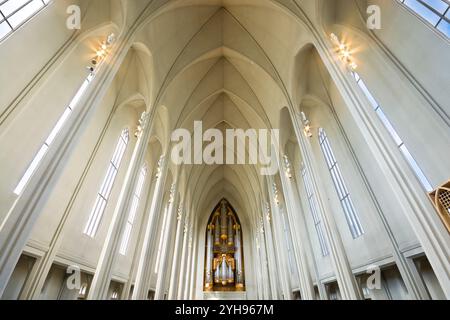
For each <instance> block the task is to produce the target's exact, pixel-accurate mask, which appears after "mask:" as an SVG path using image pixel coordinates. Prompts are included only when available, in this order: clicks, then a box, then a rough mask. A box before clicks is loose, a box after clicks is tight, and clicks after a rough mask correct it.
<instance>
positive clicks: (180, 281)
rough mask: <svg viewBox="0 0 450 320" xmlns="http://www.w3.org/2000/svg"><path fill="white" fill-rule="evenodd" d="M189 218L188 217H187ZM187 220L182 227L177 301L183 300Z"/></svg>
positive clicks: (187, 240)
mask: <svg viewBox="0 0 450 320" xmlns="http://www.w3.org/2000/svg"><path fill="white" fill-rule="evenodd" d="M189 216H190V215H189ZM188 222H189V219H188V218H186V221H185V222H184V227H183V246H182V250H181V268H180V274H179V279H178V289H177V300H181V299H183V294H184V287H185V282H186V273H187V271H186V270H187V260H188V245H189V228H190V227H189V223H188Z"/></svg>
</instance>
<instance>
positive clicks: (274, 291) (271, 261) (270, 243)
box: [263, 202, 281, 300]
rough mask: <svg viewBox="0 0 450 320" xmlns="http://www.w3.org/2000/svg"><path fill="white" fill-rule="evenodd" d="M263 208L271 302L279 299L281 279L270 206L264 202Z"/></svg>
mask: <svg viewBox="0 0 450 320" xmlns="http://www.w3.org/2000/svg"><path fill="white" fill-rule="evenodd" d="M264 206H265V215H264V218H263V223H264V230H265V232H264V240H265V241H264V242H265V244H266V256H267V261H268V267H269V268H268V269H269V281H270V289H271V291H270V295H271V296H270V298H271V299H273V300H276V299H278V297H279V294H278V293H279V291H278V287H279V286H278V281H279V279H281V277H280V276H279V275H278V272H279V270H278V267H277V264H276V260H275V258H276V255H275V252H276V251H275V248H274V245H275V242H274V240H273V233H272V226H271V220H272V215H271V214H270V204H269V203H268V202H266V203H265V204H264Z"/></svg>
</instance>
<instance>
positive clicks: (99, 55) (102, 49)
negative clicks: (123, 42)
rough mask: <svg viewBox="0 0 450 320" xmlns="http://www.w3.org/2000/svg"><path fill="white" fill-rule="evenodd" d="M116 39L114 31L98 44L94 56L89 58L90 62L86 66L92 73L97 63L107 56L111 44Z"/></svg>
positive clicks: (97, 65)
mask: <svg viewBox="0 0 450 320" xmlns="http://www.w3.org/2000/svg"><path fill="white" fill-rule="evenodd" d="M115 41H116V36H115V34H114V33H111V34H110V35H109V36H108V37H107V38H106V39H105V40H104V41H102V43H101V44H100V46H99V47H98V48H97V49H96V50H95V57H93V58H92V59H91V64H90V65H89V66H87V69H88V70H89V72H91V73H93V72H94V71H95V70H96V69H97V68H98V67H99V65H100V64H101V63H102V62H103V61H104V60H105V58H106V57H107V56H108V54H109V52H110V49H111V46H112V45H113V44H114V42H115Z"/></svg>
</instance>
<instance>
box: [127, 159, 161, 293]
mask: <svg viewBox="0 0 450 320" xmlns="http://www.w3.org/2000/svg"><path fill="white" fill-rule="evenodd" d="M167 170H168V160H167V158H166V157H165V156H161V158H160V160H159V164H158V168H157V174H156V179H157V181H156V185H155V192H154V194H153V199H152V203H151V206H150V212H149V218H148V221H147V226H146V229H145V236H144V240H143V244H142V248H141V253H140V258H139V264H138V270H137V274H136V283H135V285H134V291H133V297H132V299H133V300H145V299H147V295H148V287H149V281H150V279H149V278H150V269H151V253H152V252H151V251H152V247H153V246H152V245H153V241H152V240H153V238H154V229H155V228H156V221H157V219H156V218H157V213H158V212H159V209H160V207H161V202H162V198H163V191H164V183H165V180H166V175H167Z"/></svg>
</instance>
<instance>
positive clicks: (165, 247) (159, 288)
mask: <svg viewBox="0 0 450 320" xmlns="http://www.w3.org/2000/svg"><path fill="white" fill-rule="evenodd" d="M176 194H177V183H174V184H172V186H171V188H170V196H169V208H168V210H167V218H166V219H167V222H166V226H165V228H164V230H162V231H161V232H162V233H163V237H162V239H163V240H162V248H161V252H160V253H159V254H160V258H159V266H156V267H157V270H158V276H157V280H156V290H155V300H163V299H164V294H165V291H166V288H165V283H166V266H167V260H168V253H169V245H170V236H171V235H172V233H171V230H172V227H173V223H174V221H175V220H176V219H175V218H176V217H175V204H174V202H175V200H176V199H175V198H176V197H177V195H176Z"/></svg>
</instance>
